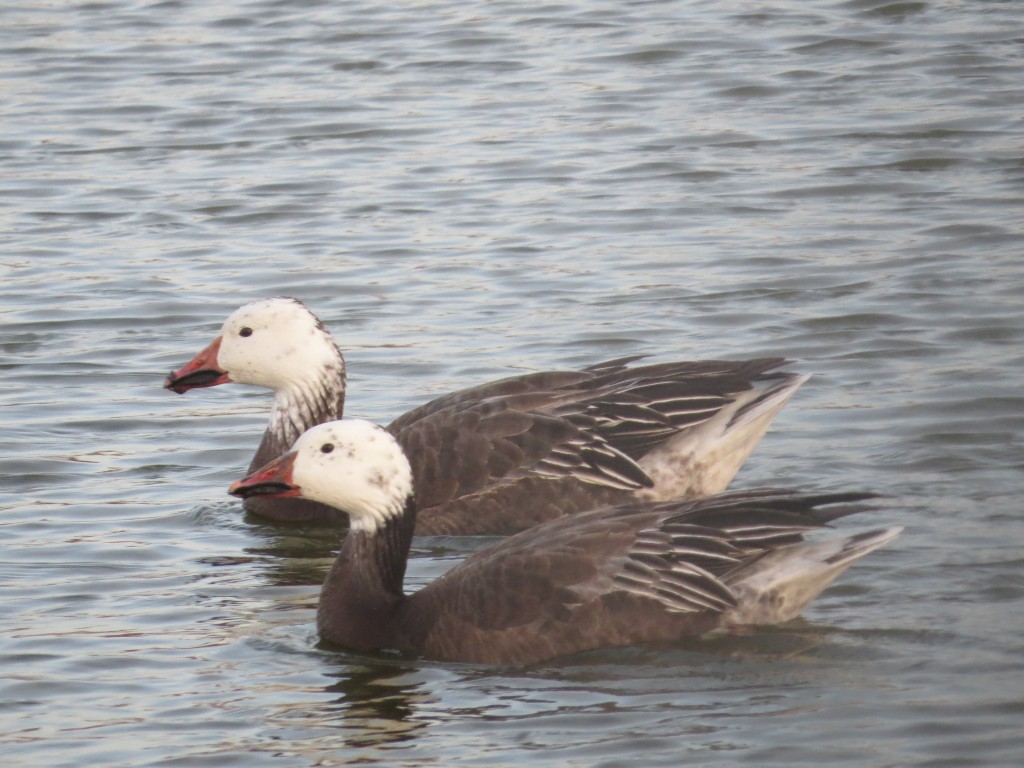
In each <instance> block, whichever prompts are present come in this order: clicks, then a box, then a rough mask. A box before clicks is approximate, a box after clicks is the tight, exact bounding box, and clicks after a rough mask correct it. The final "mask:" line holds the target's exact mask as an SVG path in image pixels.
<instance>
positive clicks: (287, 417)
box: [249, 352, 345, 472]
mask: <svg viewBox="0 0 1024 768" xmlns="http://www.w3.org/2000/svg"><path fill="white" fill-rule="evenodd" d="M344 411H345V361H344V359H342V357H341V353H340V352H339V353H338V359H337V362H333V363H331V364H330V365H328V366H325V367H324V368H322V369H321V370H320V372H319V373H318V374H317V375H316V376H315V377H311V378H310V379H308V380H306V381H303V382H302V383H301V384H298V385H295V386H292V387H289V388H287V389H280V390H278V391H277V392H276V393H275V394H274V409H273V411H272V412H271V414H270V423H269V424H268V425H267V429H266V431H265V432H264V433H263V440H262V441H261V442H260V447H259V448H258V449H257V451H256V455H255V456H254V457H253V460H252V463H251V464H250V465H249V471H250V472H253V471H255V470H257V469H259V468H260V467H262V466H263V465H264V464H266V463H267V462H268V461H272V460H273V459H276V458H277V457H278V456H280V455H281V454H283V453H286V452H287V451H288V450H289V449H290V448H291V447H292V444H293V443H294V442H295V441H296V440H298V439H299V436H300V435H301V434H302V433H303V432H305V431H306V430H307V429H309V428H310V427H315V426H316V425H317V424H323V423H324V422H327V421H336V420H338V419H340V418H341V417H342V414H343V413H344Z"/></svg>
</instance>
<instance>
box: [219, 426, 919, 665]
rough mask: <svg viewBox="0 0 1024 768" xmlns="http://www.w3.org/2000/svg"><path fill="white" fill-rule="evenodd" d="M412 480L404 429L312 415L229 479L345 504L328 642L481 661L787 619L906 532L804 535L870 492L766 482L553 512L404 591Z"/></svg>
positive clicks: (252, 494)
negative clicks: (317, 420)
mask: <svg viewBox="0 0 1024 768" xmlns="http://www.w3.org/2000/svg"><path fill="white" fill-rule="evenodd" d="M415 484H416V482H415V478H414V471H413V469H412V467H411V465H410V462H409V460H408V457H407V456H406V454H405V452H404V451H403V450H402V446H401V445H399V443H398V441H396V440H395V438H394V437H393V436H392V435H391V434H390V433H389V432H388V431H386V430H384V429H382V428H381V427H378V426H376V425H373V424H371V423H370V422H366V421H361V420H357V419H352V420H346V421H336V422H332V423H327V424H321V425H319V426H316V427H313V428H312V429H310V430H309V431H308V432H306V433H305V434H304V435H303V436H302V437H300V438H299V440H298V441H297V442H296V444H295V446H294V448H293V449H292V450H291V451H290V452H289V453H287V454H285V455H284V456H281V457H279V458H277V459H275V460H274V461H272V462H271V463H270V464H268V465H266V466H265V467H263V468H261V469H259V470H257V471H256V472H254V473H252V474H250V475H248V476H247V477H245V478H244V479H242V480H239V481H236V482H235V483H233V484H232V486H231V488H230V492H231V493H233V494H235V495H236V496H240V497H242V498H247V499H251V498H267V497H272V496H276V497H300V498H305V499H310V500H315V501H318V502H320V503H322V504H327V505H330V506H332V507H335V508H337V509H339V510H341V511H343V512H344V513H345V514H347V515H348V516H349V518H350V520H351V523H350V529H349V532H348V534H347V536H346V537H345V539H344V541H343V543H342V546H341V550H340V552H339V554H338V557H337V559H336V561H335V562H334V565H333V566H332V568H331V569H330V572H329V573H328V575H327V578H326V581H325V582H324V586H323V589H322V592H321V595H320V604H319V609H318V612H317V628H318V631H319V634H320V638H321V640H322V641H324V642H326V643H328V644H332V645H337V646H341V647H344V648H347V649H353V650H357V651H379V650H396V651H400V652H403V653H407V654H414V655H418V656H424V657H428V658H433V659H440V660H448V661H469V662H482V663H530V662H536V661H540V660H543V659H547V658H550V657H553V656H560V655H563V654H568V653H573V652H576V651H582V650H586V649H591V648H598V647H605V646H621V645H634V644H638V643H644V642H655V641H668V640H673V639H677V638H680V637H683V636H686V635H694V634H703V633H706V632H709V631H711V630H716V629H724V628H728V627H731V626H735V625H749V624H773V623H778V622H783V621H786V620H788V619H791V618H793V617H795V616H796V615H797V614H798V613H799V612H800V611H801V610H802V609H803V607H804V606H805V605H807V603H809V602H810V601H811V600H812V599H813V598H814V597H815V596H816V595H817V594H818V593H819V592H821V591H822V590H823V589H824V588H825V587H827V586H828V585H829V584H830V583H831V582H832V580H833V579H835V578H836V577H837V576H838V575H839V574H840V573H842V572H843V571H844V570H845V569H846V568H847V567H848V566H849V565H850V564H851V563H852V562H853V561H855V560H857V559H858V558H860V557H862V556H864V555H866V554H867V553H868V552H871V551H872V550H874V549H876V548H878V547H880V546H882V545H883V544H885V543H887V542H889V541H891V540H892V539H893V538H895V537H896V536H897V535H898V534H899V533H900V530H901V529H899V528H889V529H880V530H872V531H867V532H863V533H859V534H855V535H853V536H847V537H842V538H830V539H825V540H824V541H816V542H808V541H805V540H804V538H803V534H804V533H805V532H807V531H809V530H812V529H815V528H820V527H822V526H824V525H826V524H827V523H828V522H830V521H831V520H834V519H836V518H839V517H842V516H844V515H847V514H850V513H851V512H855V511H858V506H857V505H851V502H858V501H862V500H864V499H865V498H869V497H870V494H858V493H845V494H844V493H838V494H824V495H801V494H797V493H793V492H790V491H779V490H761V491H741V492H733V493H725V494H720V495H716V496H710V497H705V498H702V499H697V500H690V501H670V502H632V503H628V504H626V505H623V506H617V507H605V508H601V509H595V510H590V511H586V512H582V513H579V514H575V515H569V516H563V517H560V518H557V519H554V520H549V521H548V522H546V523H541V524H540V525H537V526H535V527H533V528H531V529H529V530H527V531H524V532H521V533H519V534H516V535H514V536H512V537H510V538H507V539H504V540H502V541H501V542H499V543H497V544H496V545H492V546H490V547H487V548H486V549H483V550H481V551H479V552H477V553H475V554H473V555H471V556H470V557H469V558H467V559H466V560H465V561H463V562H462V563H460V564H459V565H457V566H455V567H454V568H452V569H451V570H450V571H448V572H447V573H446V574H444V575H443V576H442V577H441V578H439V579H437V580H436V581H434V582H432V583H431V584H429V585H428V586H426V587H424V588H423V589H421V590H419V591H418V592H415V593H413V594H411V595H406V594H405V592H404V590H403V580H404V575H405V567H406V558H407V556H408V552H409V546H410V543H411V540H412V535H413V530H414V527H415V519H416V501H415V493H414V489H415Z"/></svg>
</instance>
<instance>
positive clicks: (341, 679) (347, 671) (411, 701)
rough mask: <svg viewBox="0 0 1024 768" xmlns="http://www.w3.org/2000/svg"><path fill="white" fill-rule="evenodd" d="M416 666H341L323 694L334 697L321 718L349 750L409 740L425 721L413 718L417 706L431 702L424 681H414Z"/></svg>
mask: <svg viewBox="0 0 1024 768" xmlns="http://www.w3.org/2000/svg"><path fill="white" fill-rule="evenodd" d="M415 672H416V667H415V666H414V665H412V664H410V665H405V666H391V665H388V666H385V665H379V666H378V665H370V666H354V665H349V664H346V665H342V666H340V667H339V668H338V670H337V675H338V682H336V683H334V684H332V685H328V686H327V687H326V689H325V690H326V691H327V692H328V693H332V694H335V695H336V696H337V698H336V699H335V700H334V701H332V702H331V703H329V704H327V705H326V706H325V707H324V708H323V710H322V715H323V717H324V720H325V721H326V722H332V721H333V722H335V723H336V724H337V725H338V726H339V727H340V728H341V729H342V732H343V734H344V739H345V743H346V744H348V745H349V746H352V747H378V746H382V745H386V744H396V743H400V742H404V741H409V740H411V739H413V738H414V737H415V734H416V731H418V730H420V729H422V728H425V727H426V726H427V721H426V720H425V719H423V718H422V716H419V717H417V705H422V704H425V703H428V702H432V701H435V700H434V699H433V698H432V697H431V696H430V693H429V691H428V690H425V689H424V682H423V681H422V680H416V679H415Z"/></svg>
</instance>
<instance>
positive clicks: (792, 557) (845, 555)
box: [723, 528, 903, 625]
mask: <svg viewBox="0 0 1024 768" xmlns="http://www.w3.org/2000/svg"><path fill="white" fill-rule="evenodd" d="M902 532H903V528H883V529H876V530H872V531H865V532H863V533H858V534H855V535H853V536H847V537H844V538H831V539H825V540H823V541H814V542H801V543H799V544H790V545H787V546H784V547H779V548H778V549H775V550H772V551H770V552H768V553H767V554H766V555H764V556H763V557H761V558H759V559H757V560H754V561H753V562H750V563H744V564H743V565H741V566H739V567H738V568H737V569H736V570H735V571H733V572H732V573H730V574H728V575H727V576H726V577H725V579H724V580H725V582H726V584H727V585H728V586H729V588H730V589H731V590H732V591H733V594H734V595H735V596H736V601H737V604H736V607H735V608H731V609H729V611H727V612H726V614H725V615H724V616H723V620H724V624H726V625H730V624H777V623H780V622H783V621H788V620H789V619H792V618H794V617H796V616H797V615H798V614H799V613H800V611H802V610H803V609H804V607H805V606H806V605H807V604H808V603H810V602H811V600H813V599H814V598H815V597H817V596H818V595H819V594H821V592H823V591H824V590H825V588H826V587H828V586H829V585H830V584H831V583H832V582H833V581H834V580H835V579H836V577H837V576H839V575H840V574H841V573H842V572H843V571H845V570H846V569H847V568H849V567H850V565H851V564H853V563H854V562H855V561H856V560H859V559H860V558H862V557H864V555H866V554H868V553H869V552H873V551H874V550H876V549H878V548H879V547H882V546H885V545H886V544H888V543H889V542H890V541H892V540H893V539H895V538H896V537H897V536H899V535H900V533H902Z"/></svg>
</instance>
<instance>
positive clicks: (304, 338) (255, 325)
mask: <svg viewBox="0 0 1024 768" xmlns="http://www.w3.org/2000/svg"><path fill="white" fill-rule="evenodd" d="M344 366H345V363H344V358H342V355H341V352H340V351H339V350H338V347H337V345H335V343H334V340H333V339H332V338H331V335H330V334H329V333H328V332H327V330H326V329H325V328H324V326H323V324H322V323H321V322H320V321H319V319H317V317H316V315H314V314H313V313H312V312H310V311H309V309H307V308H306V305H305V304H303V303H302V302H301V301H299V300H298V299H293V298H289V297H276V298H272V299H264V300H262V301H256V302H253V303H251V304H246V305H245V306H243V307H240V308H239V309H237V310H235V311H234V312H232V313H231V315H230V316H229V317H228V319H227V320H225V321H224V325H223V326H222V327H221V331H220V334H219V335H218V336H217V338H215V339H214V340H213V341H212V342H211V343H210V344H209V346H207V347H206V348H205V349H203V350H202V351H201V352H200V353H199V354H197V355H196V356H195V357H194V358H192V360H190V361H189V362H188V363H186V364H185V365H183V366H182V367H181V368H179V369H178V370H176V371H173V372H172V373H171V374H170V376H168V377H167V380H166V381H165V382H164V387H165V388H166V389H170V390H172V391H174V392H177V393H178V394H184V393H185V392H187V391H188V390H190V389H196V388H199V387H214V386H217V385H218V384H226V383H228V382H237V383H239V384H251V385H254V386H258V387H267V388H269V389H272V390H274V391H275V392H281V391H287V390H289V389H293V388H299V387H304V386H307V385H308V382H311V381H323V380H325V379H328V378H329V377H332V376H333V377H337V376H339V375H340V376H342V377H343V376H344V370H345V368H344Z"/></svg>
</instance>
